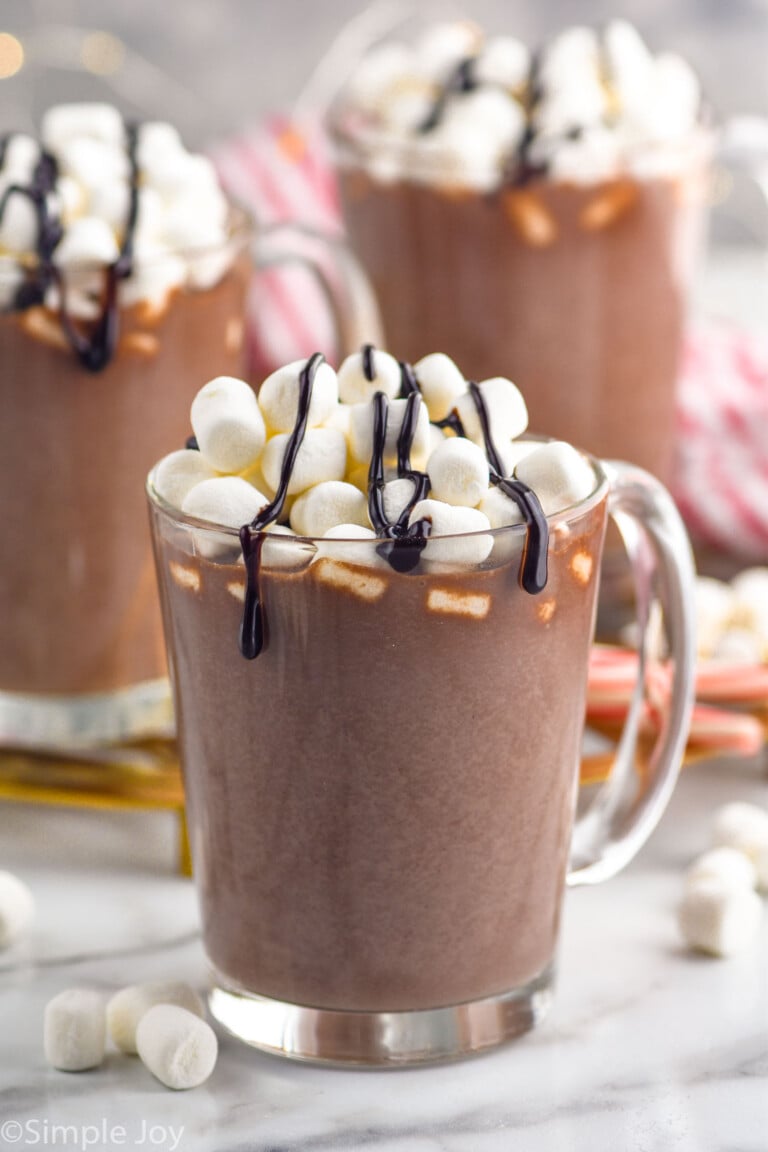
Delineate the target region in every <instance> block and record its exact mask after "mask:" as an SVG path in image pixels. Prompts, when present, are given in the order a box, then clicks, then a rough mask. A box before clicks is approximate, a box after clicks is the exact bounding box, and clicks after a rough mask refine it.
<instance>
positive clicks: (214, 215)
mask: <svg viewBox="0 0 768 1152" xmlns="http://www.w3.org/2000/svg"><path fill="white" fill-rule="evenodd" d="M222 204H223V201H222ZM219 215H220V213H219V211H218V210H216V209H215V208H213V207H212V209H211V210H201V205H200V203H199V202H198V201H197V200H194V199H190V200H185V201H183V202H181V203H179V204H176V205H174V208H173V211H171V212H167V213H166V216H165V222H164V226H163V232H162V236H163V240H164V241H165V243H166V244H167V245H168V246H169V248H172V249H173V250H174V251H175V252H194V251H195V249H199V248H219V247H221V245H222V244H224V242H225V241H226V238H227V229H226V225H225V223H224V222H223V221H222V220H221V219H219V218H218V217H219ZM226 255H227V260H229V256H228V254H226ZM217 278H218V277H217Z"/></svg>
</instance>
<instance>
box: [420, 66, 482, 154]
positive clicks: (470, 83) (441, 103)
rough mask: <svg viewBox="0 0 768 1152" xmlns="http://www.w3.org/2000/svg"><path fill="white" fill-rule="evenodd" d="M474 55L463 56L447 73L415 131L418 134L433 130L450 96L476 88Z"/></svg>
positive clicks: (440, 118) (441, 116)
mask: <svg viewBox="0 0 768 1152" xmlns="http://www.w3.org/2000/svg"><path fill="white" fill-rule="evenodd" d="M474 69H475V57H474V56H465V57H464V58H463V59H462V60H460V61H459V63H458V64H457V65H456V67H455V68H454V69H453V71H452V72H450V73H449V75H448V78H447V79H446V81H445V82H444V84H443V86H442V87H441V89H440V91H439V92H438V94H437V96H436V97H435V101H434V103H433V105H432V107H431V109H430V111H429V114H428V116H427V117H426V118H425V119H424V120H423V121H422V123H421V124H420V125H419V127H418V129H417V131H418V132H419V133H420V134H422V135H423V134H425V133H427V132H432V131H434V129H435V128H437V126H438V124H439V123H440V121H441V120H442V118H443V114H444V112H445V109H446V106H447V104H448V101H449V100H450V98H451V96H453V95H455V94H456V93H460V92H473V91H474V89H475V88H477V86H478V85H477V80H476V78H475V72H474Z"/></svg>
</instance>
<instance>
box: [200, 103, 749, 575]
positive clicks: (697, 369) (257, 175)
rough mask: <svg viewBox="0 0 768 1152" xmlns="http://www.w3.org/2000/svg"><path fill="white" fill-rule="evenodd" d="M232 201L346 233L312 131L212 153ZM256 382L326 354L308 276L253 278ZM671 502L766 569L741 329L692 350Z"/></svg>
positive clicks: (710, 334) (326, 330)
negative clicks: (316, 353) (287, 366)
mask: <svg viewBox="0 0 768 1152" xmlns="http://www.w3.org/2000/svg"><path fill="white" fill-rule="evenodd" d="M213 159H214V161H215V163H216V164H217V166H218V169H219V172H220V174H221V177H222V180H223V182H224V184H225V185H226V187H227V188H228V189H229V191H230V192H231V194H232V195H233V196H235V197H236V198H237V199H238V200H240V201H241V202H243V203H244V204H246V205H247V206H248V207H250V208H251V210H252V211H253V213H254V214H255V216H256V218H257V220H258V221H259V222H260V223H261V224H262V225H267V224H272V223H278V222H286V221H296V222H299V221H300V222H301V223H303V224H309V225H311V226H314V227H316V228H319V229H324V230H327V231H330V232H332V233H334V234H336V235H338V234H340V233H341V231H342V225H341V219H340V213H339V202H338V195H337V189H336V185H335V181H334V176H333V169H332V165H331V161H330V153H329V146H328V143H327V141H326V140H325V138H324V137H323V134H322V131H321V129H320V127H319V125H310V126H309V127H306V126H302V127H301V128H299V127H297V126H296V125H294V124H291V123H290V121H289V120H287V119H286V118H285V117H274V118H272V119H271V120H269V121H267V122H265V123H264V124H262V125H260V126H259V127H257V128H255V129H254V130H253V131H252V132H249V133H247V134H245V135H243V136H241V137H238V138H235V139H233V140H230V141H228V142H225V143H223V144H222V145H220V146H219V147H218V148H217V149H216V150H215V151H214V152H213ZM249 335H250V346H251V351H252V370H253V375H254V379H262V378H263V377H264V376H265V375H266V374H267V373H268V372H270V371H272V369H273V368H275V367H277V366H278V365H280V364H285V363H288V362H289V361H291V360H296V359H298V358H299V357H301V356H306V355H308V354H309V353H310V352H313V351H316V350H320V351H322V352H324V353H325V354H326V355H329V354H332V352H333V348H334V338H333V328H332V323H331V319H330V316H329V314H328V308H327V305H326V303H325V301H324V299H323V296H322V293H321V291H320V290H319V288H318V286H317V284H316V283H315V282H314V281H313V280H312V279H311V277H310V276H308V275H307V273H306V272H303V271H300V270H297V269H295V268H292V269H290V270H285V271H283V270H281V271H279V272H276V271H270V272H268V273H266V274H261V275H259V276H257V277H256V281H255V285H254V291H253V293H252V298H251V302H250V307H249ZM675 496H676V498H677V500H678V503H679V504H680V507H681V509H682V512H683V515H684V516H685V519H686V521H687V523H688V525H689V526H690V528H691V530H692V532H693V533H694V534H695V535H696V536H697V537H698V538H699V539H701V540H702V541H704V542H705V543H708V544H710V545H713V546H715V547H718V548H722V549H724V550H725V551H727V552H731V553H738V554H741V555H743V556H744V557H745V559H750V560H758V559H761V560H763V561H765V560H766V559H768V345H766V346H765V347H762V346H760V345H759V344H758V343H757V342H756V341H755V340H754V339H752V338H749V337H747V336H746V335H745V334H744V333H741V332H739V331H737V330H733V329H727V328H719V329H712V330H709V331H701V332H697V333H695V334H694V335H692V336H691V337H690V338H689V340H688V345H687V349H686V352H685V357H684V364H683V370H682V376H681V381H680V392H679V406H678V460H677V477H676V484H675Z"/></svg>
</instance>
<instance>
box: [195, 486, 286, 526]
mask: <svg viewBox="0 0 768 1152" xmlns="http://www.w3.org/2000/svg"><path fill="white" fill-rule="evenodd" d="M267 504H269V499H268V497H266V496H265V495H264V494H263V493H262V492H259V490H258V488H254V487H253V485H251V484H248V483H247V481H245V480H243V479H242V478H241V477H240V476H216V477H214V479H213V480H202V481H201V482H200V483H199V484H196V485H195V486H194V488H192V489H190V491H189V492H188V493H187V495H186V496H185V497H184V499H183V501H182V503H181V510H182V512H183V513H184V515H185V516H194V517H195V518H196V519H198V520H209V521H210V522H211V524H218V525H220V526H221V527H223V528H242V527H243V525H244V524H250V523H251V521H252V520H255V519H256V517H257V516H258V514H259V512H261V510H262V508H265V507H266V505H267Z"/></svg>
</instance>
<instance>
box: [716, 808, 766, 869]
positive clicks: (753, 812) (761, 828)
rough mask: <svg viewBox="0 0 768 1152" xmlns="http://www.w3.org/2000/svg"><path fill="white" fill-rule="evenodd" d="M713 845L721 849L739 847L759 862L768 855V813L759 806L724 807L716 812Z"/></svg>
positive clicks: (754, 860) (740, 850)
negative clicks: (766, 853) (763, 855)
mask: <svg viewBox="0 0 768 1152" xmlns="http://www.w3.org/2000/svg"><path fill="white" fill-rule="evenodd" d="M712 842H713V843H714V844H715V846H716V847H718V848H720V847H723V848H735V849H737V851H739V852H743V853H744V854H745V855H746V856H748V857H749V858H750V859H751V860H752V861H753V863H755V862H756V861H757V859H758V857H761V856H762V854H763V853H764V852H768V812H767V811H766V810H765V809H764V808H759V807H758V806H757V805H756V804H746V803H743V802H739V801H736V802H734V803H731V804H724V805H723V807H722V808H718V810H717V812H716V813H715V817H714V820H713V824H712Z"/></svg>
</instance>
